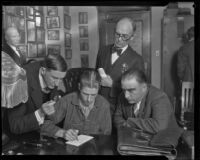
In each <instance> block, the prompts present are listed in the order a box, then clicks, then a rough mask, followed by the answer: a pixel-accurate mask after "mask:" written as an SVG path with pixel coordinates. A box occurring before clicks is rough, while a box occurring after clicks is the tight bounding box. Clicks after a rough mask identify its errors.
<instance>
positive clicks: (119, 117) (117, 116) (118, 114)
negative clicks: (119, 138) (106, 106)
mask: <svg viewBox="0 0 200 160" xmlns="http://www.w3.org/2000/svg"><path fill="white" fill-rule="evenodd" d="M120 97H121V96H120ZM120 97H119V100H118V103H117V108H116V111H115V113H114V125H115V127H116V128H118V127H119V126H121V125H123V123H124V122H126V119H125V118H124V116H123V110H122V107H123V105H122V103H121V98H120Z"/></svg>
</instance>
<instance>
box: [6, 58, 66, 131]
mask: <svg viewBox="0 0 200 160" xmlns="http://www.w3.org/2000/svg"><path fill="white" fill-rule="evenodd" d="M24 68H25V70H26V73H27V82H28V96H29V97H28V101H27V102H26V103H22V104H20V105H18V106H16V107H14V108H12V109H10V110H8V120H9V124H10V129H11V132H12V133H15V134H21V133H27V132H30V131H34V130H39V129H40V125H41V124H43V123H44V118H45V115H50V114H52V113H54V111H55V110H54V107H53V105H54V104H55V101H54V100H55V99H54V97H56V96H58V90H57V86H58V84H59V82H60V80H62V79H63V78H64V77H65V75H66V71H67V64H66V62H65V60H64V58H63V57H62V56H61V55H56V54H52V55H51V54H50V55H48V56H46V57H45V60H44V61H37V62H34V63H30V64H28V65H26V66H25V67H24Z"/></svg>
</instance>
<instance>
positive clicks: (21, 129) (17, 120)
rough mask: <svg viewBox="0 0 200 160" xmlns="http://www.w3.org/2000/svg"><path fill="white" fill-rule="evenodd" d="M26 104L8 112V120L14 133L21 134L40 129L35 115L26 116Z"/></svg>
mask: <svg viewBox="0 0 200 160" xmlns="http://www.w3.org/2000/svg"><path fill="white" fill-rule="evenodd" d="M27 107H28V106H26V104H24V103H22V104H20V105H19V106H16V107H15V108H12V109H9V110H8V120H9V125H10V130H11V132H12V133H15V134H21V133H26V132H30V131H33V130H37V129H39V124H38V121H37V119H36V117H35V113H34V112H32V113H29V114H26V112H27V111H26V110H27Z"/></svg>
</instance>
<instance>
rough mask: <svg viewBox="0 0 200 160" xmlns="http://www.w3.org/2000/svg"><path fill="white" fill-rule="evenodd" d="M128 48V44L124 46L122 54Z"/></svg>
mask: <svg viewBox="0 0 200 160" xmlns="http://www.w3.org/2000/svg"><path fill="white" fill-rule="evenodd" d="M127 48H128V45H126V46H124V47H123V48H121V49H122V52H121V54H122V53H123V52H124V51H125V50H126V49H127Z"/></svg>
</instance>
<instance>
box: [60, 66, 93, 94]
mask: <svg viewBox="0 0 200 160" xmlns="http://www.w3.org/2000/svg"><path fill="white" fill-rule="evenodd" d="M86 70H94V69H93V68H70V69H69V70H68V71H67V74H66V77H65V78H64V85H65V88H66V94H68V93H71V92H74V91H78V83H79V81H80V76H81V74H82V73H83V72H84V71H86Z"/></svg>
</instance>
